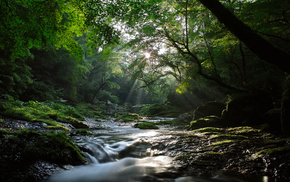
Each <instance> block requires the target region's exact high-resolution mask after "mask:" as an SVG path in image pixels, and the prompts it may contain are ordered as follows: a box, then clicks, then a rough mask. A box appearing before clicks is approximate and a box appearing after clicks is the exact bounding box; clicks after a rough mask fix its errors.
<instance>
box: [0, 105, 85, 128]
mask: <svg viewBox="0 0 290 182" xmlns="http://www.w3.org/2000/svg"><path fill="white" fill-rule="evenodd" d="M1 107H3V108H5V109H3V110H2V111H1V112H0V114H1V115H3V116H6V117H10V118H15V119H21V120H26V121H31V122H43V123H46V124H48V125H49V127H48V128H58V129H67V128H65V126H64V125H61V124H59V123H57V122H56V121H58V122H63V123H69V124H71V125H73V126H74V127H76V128H87V127H88V126H87V125H85V124H84V123H83V122H82V121H83V120H84V117H83V116H82V115H81V114H80V113H79V112H78V111H77V110H76V109H75V108H74V107H72V106H68V105H63V104H59V103H54V102H49V103H46V102H35V101H29V102H21V101H14V102H10V103H7V102H6V103H2V106H1Z"/></svg>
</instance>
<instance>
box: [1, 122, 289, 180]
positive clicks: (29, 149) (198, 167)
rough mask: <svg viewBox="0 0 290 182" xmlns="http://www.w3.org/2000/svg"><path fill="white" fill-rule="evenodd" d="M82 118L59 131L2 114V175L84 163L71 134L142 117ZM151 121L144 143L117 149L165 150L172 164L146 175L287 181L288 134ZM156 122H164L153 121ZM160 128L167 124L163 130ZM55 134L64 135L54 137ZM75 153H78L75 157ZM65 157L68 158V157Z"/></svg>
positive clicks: (147, 153)
mask: <svg viewBox="0 0 290 182" xmlns="http://www.w3.org/2000/svg"><path fill="white" fill-rule="evenodd" d="M145 120H146V119H143V120H142V121H145ZM87 121H88V122H87V123H88V126H90V127H89V128H88V129H86V130H77V129H72V130H71V131H70V132H68V131H66V132H65V133H63V131H58V132H57V131H53V132H52V131H47V128H45V127H44V126H40V124H39V123H33V124H32V123H31V122H27V121H21V120H12V119H5V120H4V122H1V125H0V127H1V128H2V129H1V139H0V140H1V154H2V157H1V170H2V171H1V174H5V175H4V176H3V175H1V181H3V180H4V181H40V180H43V179H46V178H48V177H49V176H50V175H52V174H55V173H57V172H59V171H63V170H64V169H68V168H69V166H68V164H70V165H84V164H86V163H88V161H87V162H86V161H85V160H84V159H85V158H84V155H83V153H84V150H83V149H84V147H83V146H80V145H79V144H76V143H75V142H72V138H74V136H78V137H86V136H91V137H94V136H101V135H102V134H99V133H94V132H92V131H94V130H95V131H98V132H101V131H102V132H104V133H106V132H111V131H110V130H108V128H107V129H104V128H103V129H102V127H104V126H103V125H104V123H107V122H108V123H111V124H112V122H113V124H114V126H117V127H118V126H120V127H122V126H126V127H128V128H133V126H134V125H135V123H136V122H139V123H140V122H141V121H126V122H124V121H120V120H118V119H113V118H111V120H108V121H106V120H103V122H100V121H95V120H91V119H89V120H87ZM152 121H153V122H155V123H156V124H157V126H159V127H160V129H157V130H144V132H145V133H146V132H147V131H150V132H151V136H150V137H148V138H147V139H146V140H143V141H142V142H141V143H142V145H145V144H146V148H143V149H142V150H140V147H139V149H136V148H138V147H136V146H135V147H136V148H134V146H133V148H134V149H132V146H131V149H130V150H126V152H125V153H124V151H123V153H122V157H123V158H124V157H128V156H131V155H133V154H132V153H131V152H132V151H134V157H138V156H139V157H141V158H143V157H157V156H168V157H171V158H172V159H173V161H172V163H171V165H172V166H173V168H172V169H170V170H169V171H165V172H161V173H156V174H153V176H151V177H150V179H154V180H155V181H172V180H173V181H174V179H177V178H179V177H182V176H187V177H188V176H190V177H199V178H203V179H205V181H210V180H209V179H211V178H212V177H214V176H217V175H218V176H219V178H222V177H225V176H226V179H229V178H230V177H233V178H238V179H240V180H245V181H262V178H267V179H268V181H272V180H278V181H288V180H289V179H290V178H289V169H290V168H289V163H290V161H289V160H290V157H289V154H290V140H289V139H287V138H279V137H276V136H274V135H272V134H270V133H265V132H262V131H261V130H259V129H254V128H252V127H246V126H244V127H233V128H214V127H205V128H200V129H196V130H193V131H186V130H180V129H179V130H176V129H174V128H172V127H170V126H169V125H168V123H170V121H166V122H165V120H163V121H159V120H152ZM171 122H174V120H171ZM158 123H159V124H160V123H163V124H164V123H166V124H167V125H158ZM13 126H14V129H17V130H18V129H20V130H19V131H17V132H15V133H13V132H10V133H9V132H8V131H7V128H6V130H5V129H4V128H5V127H9V128H13ZM17 127H18V128H17ZM98 128H100V129H101V130H100V129H98ZM164 128H168V129H165V130H164ZM96 129H97V130H96ZM35 130H37V131H35ZM4 131H6V133H5V132H4ZM10 131H11V130H10ZM84 131H87V132H84ZM140 131H142V130H140ZM154 131H158V132H161V133H162V134H160V135H156V136H155V135H153V134H152V132H154ZM104 135H105V134H104ZM118 135H119V134H118ZM145 135H149V134H148V133H147V134H144V136H145ZM52 136H56V137H52ZM52 138H53V139H52ZM59 138H61V139H62V140H64V141H63V142H62V143H59V142H60V140H59ZM62 140H61V141H62ZM42 142H44V143H42ZM55 142H57V143H58V144H57V146H58V148H59V151H58V149H57V148H56V146H55V145H52V144H53V143H55ZM138 145H139V144H138ZM75 147H76V148H75ZM51 148H54V151H53V152H51V153H49V151H50V150H51ZM79 148H80V149H82V150H83V151H82V152H80V153H78V152H76V151H80V150H79ZM36 149H37V150H36ZM136 150H137V151H136ZM85 151H87V150H85ZM56 153H58V155H57V156H55V154H56ZM3 154H4V155H3ZM35 156H37V157H35ZM73 156H74V157H73ZM76 156H80V157H77V158H76ZM70 157H73V158H71V159H70ZM139 157H138V158H139ZM32 159H33V160H32ZM3 170H4V171H3ZM209 177H211V178H209ZM187 179H188V178H187ZM145 181H146V180H145Z"/></svg>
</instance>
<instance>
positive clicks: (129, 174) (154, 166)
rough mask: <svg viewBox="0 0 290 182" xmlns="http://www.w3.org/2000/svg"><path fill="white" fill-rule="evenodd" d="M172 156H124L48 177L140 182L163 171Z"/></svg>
mask: <svg viewBox="0 0 290 182" xmlns="http://www.w3.org/2000/svg"><path fill="white" fill-rule="evenodd" d="M171 162H172V158H170V157H166V156H159V157H147V158H143V159H136V158H129V157H128V158H124V159H121V160H119V161H116V162H107V163H102V164H91V165H86V166H80V167H75V168H73V169H71V170H68V171H64V172H62V173H60V174H56V175H53V176H51V177H50V179H49V182H139V181H140V182H141V181H144V177H146V176H147V175H150V174H153V173H156V172H158V173H160V172H165V171H166V168H169V167H170V166H171V165H170V164H171Z"/></svg>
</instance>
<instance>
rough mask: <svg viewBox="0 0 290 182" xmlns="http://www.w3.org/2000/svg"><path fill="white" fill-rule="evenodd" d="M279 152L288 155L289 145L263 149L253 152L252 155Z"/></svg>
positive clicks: (289, 152)
mask: <svg viewBox="0 0 290 182" xmlns="http://www.w3.org/2000/svg"><path fill="white" fill-rule="evenodd" d="M280 152H285V153H288V155H289V156H290V146H286V147H277V148H270V149H264V150H261V151H259V152H257V153H255V154H254V155H255V156H257V157H259V156H262V155H263V154H269V155H271V154H275V153H280Z"/></svg>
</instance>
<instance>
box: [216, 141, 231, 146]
mask: <svg viewBox="0 0 290 182" xmlns="http://www.w3.org/2000/svg"><path fill="white" fill-rule="evenodd" d="M235 142H236V140H223V141H220V142H216V143H212V144H211V145H212V146H220V145H230V144H232V143H235Z"/></svg>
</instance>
